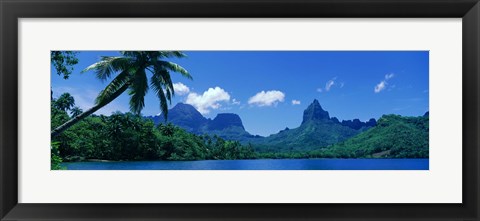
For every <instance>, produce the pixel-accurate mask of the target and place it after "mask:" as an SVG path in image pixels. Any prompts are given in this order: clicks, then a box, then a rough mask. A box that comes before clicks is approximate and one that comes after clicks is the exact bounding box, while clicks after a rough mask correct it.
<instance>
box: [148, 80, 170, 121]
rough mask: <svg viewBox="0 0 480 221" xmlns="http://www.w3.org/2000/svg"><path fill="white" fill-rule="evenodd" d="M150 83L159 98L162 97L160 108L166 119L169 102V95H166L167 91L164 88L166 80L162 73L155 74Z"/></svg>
mask: <svg viewBox="0 0 480 221" xmlns="http://www.w3.org/2000/svg"><path fill="white" fill-rule="evenodd" d="M150 85H151V87H152V89H153V90H154V91H155V94H156V95H157V97H158V99H160V110H161V111H162V113H163V116H164V118H165V120H167V115H168V103H167V97H166V96H165V91H164V89H163V86H164V85H165V84H164V81H163V79H162V78H161V76H160V75H157V74H154V75H153V76H152V77H151V78H150Z"/></svg>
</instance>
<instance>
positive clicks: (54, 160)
mask: <svg viewBox="0 0 480 221" xmlns="http://www.w3.org/2000/svg"><path fill="white" fill-rule="evenodd" d="M58 146H59V143H58V142H52V145H51V147H50V169H52V170H62V169H64V168H63V167H62V166H60V164H61V163H62V158H61V157H60V156H59V155H60V153H59V151H58Z"/></svg>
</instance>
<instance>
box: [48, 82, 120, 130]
mask: <svg viewBox="0 0 480 221" xmlns="http://www.w3.org/2000/svg"><path fill="white" fill-rule="evenodd" d="M128 86H129V85H128V84H125V85H123V86H122V87H121V88H120V89H119V90H118V91H116V92H115V93H114V94H113V95H112V96H111V97H110V99H108V100H107V101H105V102H102V103H100V104H97V105H95V106H93V107H92V108H90V109H88V110H87V111H85V112H83V113H81V114H79V115H78V116H76V117H73V118H72V119H70V120H68V121H67V122H65V123H64V124H62V125H60V126H58V127H57V128H55V129H54V130H52V132H51V133H50V137H55V136H57V135H59V134H60V133H62V132H63V131H65V130H66V129H68V128H70V127H71V126H73V125H74V124H75V123H77V122H78V121H80V120H82V119H84V118H86V117H88V116H90V115H91V114H93V113H95V111H97V110H99V109H100V108H102V107H104V106H105V105H107V104H109V103H110V102H112V101H113V100H114V99H115V98H117V97H118V96H120V94H122V93H123V92H125V90H127V88H128Z"/></svg>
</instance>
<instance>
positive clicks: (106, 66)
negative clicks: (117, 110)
mask: <svg viewBox="0 0 480 221" xmlns="http://www.w3.org/2000/svg"><path fill="white" fill-rule="evenodd" d="M121 54H122V56H117V57H107V56H104V57H102V58H101V60H100V61H99V62H97V63H95V64H92V65H90V66H89V67H87V68H86V69H85V70H83V71H82V73H84V72H87V71H90V70H94V71H95V73H96V75H97V78H98V79H100V80H102V81H105V80H107V79H109V78H110V77H112V75H114V74H116V76H115V78H113V80H112V81H111V82H110V83H109V84H108V85H107V86H106V87H105V89H103V90H102V91H101V92H100V94H99V95H98V96H97V98H96V99H95V106H93V107H92V108H90V109H89V110H87V111H85V112H83V113H81V114H79V115H78V116H76V117H73V118H72V119H70V120H69V121H67V122H66V123H64V124H62V125H61V126H59V127H57V128H56V129H54V130H53V131H52V132H51V137H55V136H56V135H58V134H60V133H61V132H63V131H64V130H66V129H68V128H69V127H71V126H72V125H74V124H75V123H77V122H78V121H80V120H82V119H83V118H85V117H87V116H89V115H91V114H93V113H94V112H95V111H97V110H99V109H100V108H102V107H104V106H105V105H107V104H108V103H110V102H111V101H113V100H114V99H115V98H117V97H118V96H120V95H121V94H122V93H123V92H125V91H127V90H128V94H129V95H130V111H131V112H133V113H135V114H140V112H141V111H142V109H143V107H144V106H145V101H144V98H145V95H146V93H147V91H148V89H149V88H150V87H151V88H152V89H153V90H154V92H155V94H156V95H157V97H158V98H159V99H160V109H161V111H162V113H164V114H163V115H164V117H165V119H167V113H168V103H167V101H168V102H171V98H172V96H173V95H174V93H175V91H174V89H173V83H172V79H171V77H170V72H171V71H173V72H177V73H180V74H181V75H182V76H184V77H186V78H188V79H192V76H191V75H190V74H189V73H188V72H187V70H185V69H184V68H183V67H181V66H180V65H178V64H175V63H172V62H169V61H165V60H163V59H165V58H175V57H176V58H182V57H185V54H183V53H182V52H179V51H123V52H121ZM147 72H148V73H151V77H150V86H149V83H148V79H147Z"/></svg>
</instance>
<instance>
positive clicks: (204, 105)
mask: <svg viewBox="0 0 480 221" xmlns="http://www.w3.org/2000/svg"><path fill="white" fill-rule="evenodd" d="M229 100H230V95H229V94H228V93H227V92H226V91H225V90H223V89H222V88H220V87H215V88H209V89H208V90H207V91H205V92H203V94H202V95H199V94H197V93H195V92H192V93H190V94H188V96H187V100H186V101H185V103H187V104H191V105H193V106H194V107H195V108H196V109H197V110H198V111H199V112H200V113H202V114H208V113H210V109H218V108H220V107H221V105H220V103H219V102H222V101H229Z"/></svg>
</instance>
